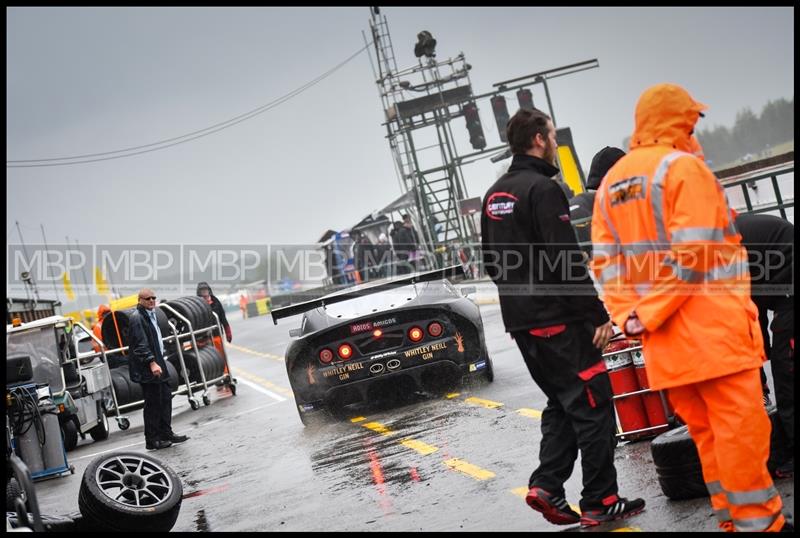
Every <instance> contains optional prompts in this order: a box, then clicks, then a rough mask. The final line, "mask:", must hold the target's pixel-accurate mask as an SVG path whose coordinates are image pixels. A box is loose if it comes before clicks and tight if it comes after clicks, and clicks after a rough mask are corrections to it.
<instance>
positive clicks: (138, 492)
mask: <svg viewBox="0 0 800 538" xmlns="http://www.w3.org/2000/svg"><path fill="white" fill-rule="evenodd" d="M95 480H96V482H97V485H98V486H99V487H100V489H101V491H102V492H103V493H104V494H105V495H106V497H108V498H109V499H111V500H112V501H114V502H118V503H120V504H124V505H128V506H137V507H153V506H158V505H159V504H161V503H163V502H165V501H166V500H167V499H168V498H169V497H170V495H171V494H172V491H173V489H174V485H173V483H172V480H171V479H170V477H169V475H168V474H167V473H166V471H165V470H164V469H163V468H162V467H160V466H159V465H156V464H155V463H153V462H152V461H147V460H145V459H144V458H141V457H137V456H122V457H119V456H114V457H112V458H109V459H107V460H105V461H103V462H102V463H101V464H100V465H99V466H98V467H97V472H96V473H95Z"/></svg>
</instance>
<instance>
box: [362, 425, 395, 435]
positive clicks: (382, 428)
mask: <svg viewBox="0 0 800 538" xmlns="http://www.w3.org/2000/svg"><path fill="white" fill-rule="evenodd" d="M362 426H364V427H365V428H367V429H368V430H372V431H374V432H377V433H379V434H381V435H392V434H393V433H394V432H393V431H392V430H390V429H389V428H387V427H386V426H384V425H383V424H381V423H380V422H367V423H366V424H362Z"/></svg>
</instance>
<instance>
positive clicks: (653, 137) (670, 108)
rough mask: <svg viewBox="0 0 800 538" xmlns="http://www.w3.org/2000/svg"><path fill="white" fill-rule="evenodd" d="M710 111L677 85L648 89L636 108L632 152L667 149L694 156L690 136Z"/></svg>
mask: <svg viewBox="0 0 800 538" xmlns="http://www.w3.org/2000/svg"><path fill="white" fill-rule="evenodd" d="M707 108H708V107H707V106H706V105H704V104H703V103H700V102H697V101H695V100H694V99H693V98H692V96H691V95H689V92H687V91H686V90H684V89H683V88H681V87H680V86H678V85H676V84H656V85H655V86H651V87H650V88H647V89H646V90H645V91H644V93H643V94H642V96H641V97H639V102H638V103H637V104H636V128H635V129H634V131H633V136H632V137H631V149H634V148H637V147H641V146H653V145H667V146H672V147H673V148H675V149H679V150H682V151H688V152H692V150H693V147H692V143H691V141H690V137H691V135H690V134H689V133H691V132H692V130H693V129H694V125H695V124H696V123H697V119H698V118H699V117H700V112H701V111H703V110H706V109H707Z"/></svg>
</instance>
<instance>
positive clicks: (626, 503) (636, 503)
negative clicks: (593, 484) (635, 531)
mask: <svg viewBox="0 0 800 538" xmlns="http://www.w3.org/2000/svg"><path fill="white" fill-rule="evenodd" d="M642 510H644V499H631V500H628V499H625V498H623V497H617V500H616V501H614V502H613V503H612V504H609V505H608V506H604V507H603V508H598V509H589V510H584V511H583V514H582V515H581V526H582V527H593V526H595V525H599V524H601V523H605V522H606V521H614V520H615V519H623V518H626V517H628V516H632V515H634V514H638V513H639V512H641V511H642Z"/></svg>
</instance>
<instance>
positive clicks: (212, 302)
mask: <svg viewBox="0 0 800 538" xmlns="http://www.w3.org/2000/svg"><path fill="white" fill-rule="evenodd" d="M197 296H198V297H202V298H203V300H205V302H206V303H208V304H209V306H211V310H213V311H214V312H215V313H216V314H217V316H218V317H219V322H220V323H221V324H222V328H223V329H225V339H226V340H227V341H228V343H230V341H231V340H233V333H232V332H231V326H230V324H229V323H228V318H227V316H225V309H224V308H223V307H222V303H221V302H220V301H219V299H217V297H216V295H214V294H213V293H212V292H211V286H209V285H208V282H201V283H199V284H198V285H197Z"/></svg>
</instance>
